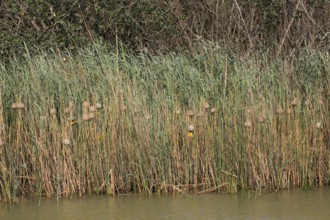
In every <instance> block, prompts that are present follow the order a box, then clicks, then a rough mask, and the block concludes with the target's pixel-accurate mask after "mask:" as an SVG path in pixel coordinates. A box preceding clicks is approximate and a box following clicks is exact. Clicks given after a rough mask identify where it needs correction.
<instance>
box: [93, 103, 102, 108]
mask: <svg viewBox="0 0 330 220" xmlns="http://www.w3.org/2000/svg"><path fill="white" fill-rule="evenodd" d="M95 106H96V109H102V108H103V106H102V104H101V103H96V104H95Z"/></svg>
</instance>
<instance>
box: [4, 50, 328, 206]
mask: <svg viewBox="0 0 330 220" xmlns="http://www.w3.org/2000/svg"><path fill="white" fill-rule="evenodd" d="M26 57H27V58H26V60H25V62H24V63H18V62H15V61H13V62H12V65H11V66H10V67H9V66H1V69H0V83H1V96H2V100H1V103H0V107H1V108H0V109H1V114H0V119H1V120H0V128H1V133H0V138H1V144H0V161H1V162H0V166H1V169H0V199H1V200H5V201H15V200H16V199H17V198H19V197H21V196H26V195H38V196H46V197H57V198H61V197H67V196H70V195H83V194H86V193H89V194H91V193H98V194H103V193H107V194H110V195H114V194H120V193H148V194H152V193H185V192H187V191H190V190H193V191H196V192H200V193H202V192H211V191H220V190H224V191H228V192H236V191H237V190H244V189H251V188H252V189H267V190H277V189H286V188H292V187H303V188H309V187H316V186H317V187H321V186H323V185H326V184H328V183H329V178H330V172H329V167H330V146H329V143H330V140H329V137H330V134H329V132H330V131H329V129H330V120H329V119H330V103H329V95H330V81H329V80H330V71H329V68H330V65H329V54H324V53H323V54H318V53H310V54H306V55H305V56H301V57H300V58H297V59H294V60H291V61H288V60H271V59H270V57H268V56H266V55H260V56H256V57H255V58H250V59H248V60H244V59H241V58H239V57H235V56H233V55H232V54H230V53H228V52H226V51H225V50H222V49H221V48H219V47H217V46H214V45H213V46H205V47H204V48H201V49H199V50H196V53H195V54H194V55H193V56H188V55H184V54H170V55H166V56H165V55H159V56H154V57H152V58H149V57H147V56H146V55H140V56H130V55H128V54H126V53H125V52H124V51H122V52H121V53H119V56H117V54H116V53H113V52H111V51H110V52H109V51H105V50H104V49H102V46H101V45H96V46H95V47H94V48H91V49H85V50H81V52H80V53H79V54H78V55H76V56H73V55H70V54H66V55H63V54H43V55H42V56H39V57H34V58H31V57H29V56H26ZM64 58H65V59H64ZM13 103H24V108H12V104H13ZM278 106H280V107H278ZM15 107H16V106H15Z"/></svg>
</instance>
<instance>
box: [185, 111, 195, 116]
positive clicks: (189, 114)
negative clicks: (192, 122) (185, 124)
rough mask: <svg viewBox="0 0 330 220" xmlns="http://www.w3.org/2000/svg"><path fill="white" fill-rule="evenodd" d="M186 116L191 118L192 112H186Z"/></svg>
mask: <svg viewBox="0 0 330 220" xmlns="http://www.w3.org/2000/svg"><path fill="white" fill-rule="evenodd" d="M186 115H187V116H189V117H191V116H193V115H194V112H193V111H192V110H188V111H187V112H186Z"/></svg>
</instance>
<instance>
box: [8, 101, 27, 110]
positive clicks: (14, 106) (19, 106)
mask: <svg viewBox="0 0 330 220" xmlns="http://www.w3.org/2000/svg"><path fill="white" fill-rule="evenodd" d="M11 108H12V109H24V108H25V105H24V103H22V102H17V103H13V104H12V105H11Z"/></svg>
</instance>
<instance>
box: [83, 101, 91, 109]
mask: <svg viewBox="0 0 330 220" xmlns="http://www.w3.org/2000/svg"><path fill="white" fill-rule="evenodd" d="M82 106H83V107H84V108H88V107H89V106H90V104H89V102H88V101H84V102H83V104H82Z"/></svg>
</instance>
